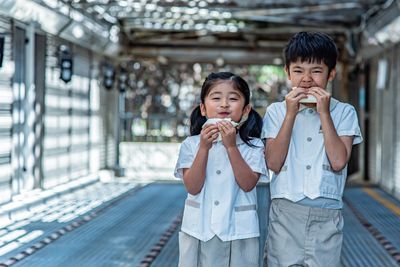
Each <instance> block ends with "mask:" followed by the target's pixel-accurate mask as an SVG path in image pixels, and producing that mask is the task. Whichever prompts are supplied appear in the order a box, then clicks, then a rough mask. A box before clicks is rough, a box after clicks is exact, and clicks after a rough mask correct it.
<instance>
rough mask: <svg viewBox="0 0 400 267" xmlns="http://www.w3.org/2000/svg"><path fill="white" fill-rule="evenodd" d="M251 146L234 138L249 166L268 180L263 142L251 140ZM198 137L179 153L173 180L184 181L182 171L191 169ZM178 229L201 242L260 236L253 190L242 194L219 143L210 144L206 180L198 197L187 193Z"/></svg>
mask: <svg viewBox="0 0 400 267" xmlns="http://www.w3.org/2000/svg"><path fill="white" fill-rule="evenodd" d="M251 143H252V144H254V145H255V147H250V146H248V145H247V144H246V143H244V142H243V140H242V139H241V138H240V137H239V135H237V136H236V144H237V147H238V149H239V151H240V154H241V155H242V157H243V159H244V160H245V161H246V163H247V164H248V165H249V167H250V168H251V169H252V170H253V171H254V172H257V173H260V180H263V181H268V171H267V167H266V164H265V157H264V143H263V142H262V141H261V140H260V139H253V140H251ZM199 144H200V136H199V135H195V136H190V137H188V138H186V139H185V140H184V141H183V143H182V145H181V147H180V151H179V157H178V161H177V164H176V167H175V177H177V178H183V169H185V168H190V167H191V166H192V163H193V161H194V159H195V157H196V154H197V151H198V149H199ZM181 230H182V231H183V232H185V233H187V234H189V235H191V236H193V237H195V238H197V239H199V240H201V241H204V242H205V241H208V240H210V239H211V238H213V237H214V236H215V235H217V236H218V237H219V238H220V239H221V240H222V241H231V240H236V239H244V238H251V237H257V236H259V235H260V231H259V224H258V215H257V193H256V188H254V189H253V190H252V191H250V192H245V191H243V190H242V189H241V188H240V187H239V185H238V184H237V183H236V180H235V176H234V174H233V169H232V167H231V164H230V161H229V158H228V154H227V152H226V149H225V147H224V145H223V144H222V142H216V143H214V144H213V146H212V147H211V149H210V150H209V154H208V161H207V167H206V179H205V182H204V185H203V188H202V189H201V192H200V193H198V194H197V195H191V194H188V196H187V199H186V201H185V209H184V213H183V221H182V228H181Z"/></svg>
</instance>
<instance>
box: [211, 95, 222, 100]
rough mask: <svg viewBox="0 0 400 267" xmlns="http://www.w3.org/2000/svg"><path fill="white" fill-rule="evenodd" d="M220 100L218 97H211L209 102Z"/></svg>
mask: <svg viewBox="0 0 400 267" xmlns="http://www.w3.org/2000/svg"><path fill="white" fill-rule="evenodd" d="M220 99H221V98H220V97H217V96H214V97H212V98H211V100H220Z"/></svg>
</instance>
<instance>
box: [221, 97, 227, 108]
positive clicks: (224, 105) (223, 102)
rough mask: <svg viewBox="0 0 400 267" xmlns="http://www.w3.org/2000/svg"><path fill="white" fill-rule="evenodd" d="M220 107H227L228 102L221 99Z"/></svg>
mask: <svg viewBox="0 0 400 267" xmlns="http://www.w3.org/2000/svg"><path fill="white" fill-rule="evenodd" d="M220 106H221V107H228V106H229V101H228V99H226V98H222V99H221V105H220Z"/></svg>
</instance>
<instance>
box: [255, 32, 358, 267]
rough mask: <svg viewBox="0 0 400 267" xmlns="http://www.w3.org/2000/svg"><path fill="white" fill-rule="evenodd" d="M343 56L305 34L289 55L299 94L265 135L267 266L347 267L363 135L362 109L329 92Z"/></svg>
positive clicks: (270, 113)
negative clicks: (356, 160) (346, 220)
mask: <svg viewBox="0 0 400 267" xmlns="http://www.w3.org/2000/svg"><path fill="white" fill-rule="evenodd" d="M337 55H338V52H337V48H336V45H335V43H334V41H333V40H332V38H330V37H329V36H328V35H326V34H323V33H309V32H300V33H297V34H296V35H294V36H293V37H292V38H291V40H290V41H289V42H288V44H287V46H286V48H285V49H284V56H285V71H286V74H287V76H288V79H289V80H290V81H291V83H292V86H295V87H293V88H292V90H291V91H290V92H289V93H288V94H287V95H286V98H285V101H283V102H279V103H273V104H272V105H270V106H269V107H268V108H267V111H266V114H265V117H264V126H263V132H262V134H261V137H262V138H266V148H265V157H266V161H267V164H268V168H269V169H270V170H272V171H273V172H274V175H273V177H272V180H271V185H270V186H271V198H272V201H271V207H270V215H269V216H270V217H269V225H268V237H267V241H266V244H265V255H264V263H265V264H266V265H267V266H285V267H286V266H316V267H317V266H318V267H320V266H324V267H329V266H340V253H341V248H342V240H343V236H342V229H343V218H342V211H341V209H342V207H343V203H342V195H343V189H344V185H345V182H346V176H347V162H348V161H349V159H350V154H351V149H352V145H355V144H359V143H361V142H362V136H361V133H360V128H359V125H358V120H357V115H356V112H355V109H354V107H353V106H351V105H349V104H345V103H341V102H339V101H338V100H336V99H334V98H332V97H331V95H330V94H329V93H328V92H327V91H326V90H325V89H326V85H327V83H328V81H332V80H333V79H334V77H335V75H336V70H335V66H336V60H337Z"/></svg>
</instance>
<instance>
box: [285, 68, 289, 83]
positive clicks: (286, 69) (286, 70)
mask: <svg viewBox="0 0 400 267" xmlns="http://www.w3.org/2000/svg"><path fill="white" fill-rule="evenodd" d="M284 70H285V73H286V76H287V77H288V79H289V80H290V70H289V67H287V66H285V67H284Z"/></svg>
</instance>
